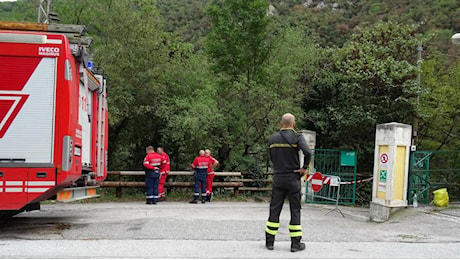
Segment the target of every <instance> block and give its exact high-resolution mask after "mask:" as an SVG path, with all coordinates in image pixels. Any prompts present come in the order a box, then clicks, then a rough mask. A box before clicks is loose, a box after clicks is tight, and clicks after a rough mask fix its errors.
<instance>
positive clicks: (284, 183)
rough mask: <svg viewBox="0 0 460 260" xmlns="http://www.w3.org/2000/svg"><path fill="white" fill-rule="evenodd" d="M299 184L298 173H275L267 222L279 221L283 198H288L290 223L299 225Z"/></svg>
mask: <svg viewBox="0 0 460 260" xmlns="http://www.w3.org/2000/svg"><path fill="white" fill-rule="evenodd" d="M300 190H301V184H300V175H299V173H285V174H283V173H280V174H275V176H274V178H273V186H272V198H271V201H270V216H269V217H268V221H269V222H273V223H279V220H280V214H281V210H282V209H283V204H284V200H285V199H286V198H287V199H288V200H289V208H290V211H291V221H290V222H289V224H290V225H300V209H301V204H300V198H301V194H300Z"/></svg>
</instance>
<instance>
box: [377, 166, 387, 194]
mask: <svg viewBox="0 0 460 260" xmlns="http://www.w3.org/2000/svg"><path fill="white" fill-rule="evenodd" d="M378 190H379V191H381V192H386V191H387V170H380V171H379V188H378Z"/></svg>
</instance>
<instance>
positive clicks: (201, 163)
mask: <svg viewBox="0 0 460 260" xmlns="http://www.w3.org/2000/svg"><path fill="white" fill-rule="evenodd" d="M209 165H210V160H209V158H208V157H206V156H204V155H203V156H198V157H196V158H195V160H193V163H192V165H191V167H192V169H194V170H196V172H197V173H206V172H207V170H208V167H209Z"/></svg>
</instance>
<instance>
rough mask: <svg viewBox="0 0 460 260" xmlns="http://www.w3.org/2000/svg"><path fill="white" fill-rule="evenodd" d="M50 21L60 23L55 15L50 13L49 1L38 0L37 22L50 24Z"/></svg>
mask: <svg viewBox="0 0 460 260" xmlns="http://www.w3.org/2000/svg"><path fill="white" fill-rule="evenodd" d="M51 21H55V22H60V20H59V18H58V17H57V14H56V13H52V12H51V0H40V4H39V6H38V21H37V22H38V23H45V24H50V23H51Z"/></svg>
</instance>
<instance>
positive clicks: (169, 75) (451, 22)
mask: <svg viewBox="0 0 460 260" xmlns="http://www.w3.org/2000/svg"><path fill="white" fill-rule="evenodd" d="M37 7H38V1H34V0H19V1H17V2H0V19H2V20H14V21H36V19H37ZM52 10H53V12H56V13H58V15H59V18H60V19H61V22H62V23H74V24H84V25H87V26H88V33H89V35H91V36H92V37H93V38H94V39H95V41H94V45H93V57H92V58H93V60H94V62H95V64H97V65H98V66H103V67H104V69H105V71H106V72H107V74H108V75H109V83H108V84H109V116H110V118H109V120H110V130H109V131H110V135H109V146H110V147H109V149H110V152H109V161H110V163H109V168H110V169H112V170H135V169H142V163H141V161H142V159H143V157H144V155H145V147H146V146H148V145H154V146H163V147H164V148H165V151H166V152H167V153H169V154H170V157H171V160H172V162H171V163H172V169H173V170H176V169H187V168H188V166H189V164H190V162H191V161H192V160H193V158H194V156H196V155H197V153H198V150H200V149H205V148H209V149H211V150H212V151H213V155H214V156H215V157H216V158H217V159H218V160H219V161H220V162H221V164H220V167H221V170H227V171H236V170H243V171H251V172H253V173H255V174H258V173H261V172H263V171H265V170H266V166H267V145H266V144H267V140H268V137H269V135H270V134H271V133H273V132H274V131H276V130H277V129H278V128H279V120H280V117H281V115H282V114H283V113H286V112H291V113H293V114H295V115H296V117H297V129H308V130H313V131H316V133H317V147H318V148H335V149H349V150H357V151H358V161H359V162H358V167H359V171H360V172H371V171H372V164H373V159H372V158H373V152H374V151H373V150H374V138H375V136H374V135H375V127H376V125H377V124H381V123H388V122H400V123H407V124H412V123H413V122H414V118H417V119H418V122H419V133H418V134H419V135H418V138H417V145H418V149H434V150H436V149H450V150H453V149H457V147H458V146H459V145H460V140H459V138H458V137H459V133H460V132H459V131H460V128H459V127H460V122H459V119H460V92H459V91H458V90H459V89H460V59H459V56H460V46H459V45H453V44H452V43H451V41H450V37H451V36H452V35H453V34H454V33H456V32H460V4H459V3H458V1H457V0H439V1H426V0H387V1H376V0H351V1H350V0H348V1H346V0H337V1H316V0H309V1H300V0H299V1H294V0H285V1H274V0H270V1H268V2H267V1H266V0H254V1H247V0H231V1H230V0H157V1H152V0H117V1H114V0H79V1H73V0H54V1H53V6H52ZM267 14H268V15H267ZM419 44H421V46H422V47H423V50H422V51H421V57H422V59H421V60H418V59H417V54H418V52H417V47H418V45H419ZM418 65H420V70H419V69H418ZM418 76H420V77H419V78H418ZM418 79H420V80H418Z"/></svg>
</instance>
